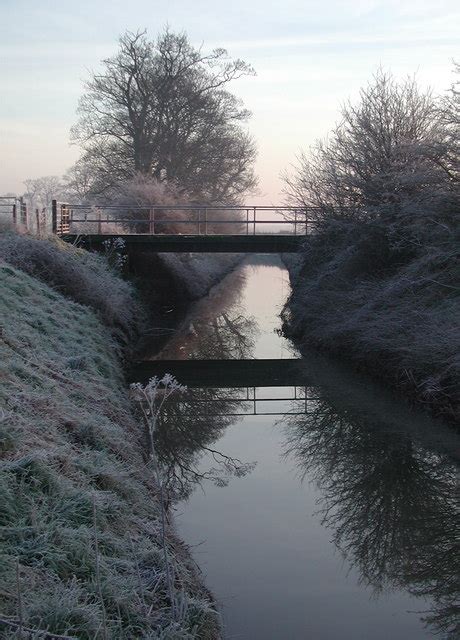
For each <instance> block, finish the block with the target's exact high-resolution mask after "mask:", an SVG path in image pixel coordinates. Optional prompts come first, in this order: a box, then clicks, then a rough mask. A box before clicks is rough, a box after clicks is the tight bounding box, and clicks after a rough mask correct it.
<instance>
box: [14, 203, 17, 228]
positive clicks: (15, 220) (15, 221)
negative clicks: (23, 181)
mask: <svg viewBox="0 0 460 640" xmlns="http://www.w3.org/2000/svg"><path fill="white" fill-rule="evenodd" d="M17 221H18V219H17V214H16V203H14V204H13V224H14V225H16V223H17Z"/></svg>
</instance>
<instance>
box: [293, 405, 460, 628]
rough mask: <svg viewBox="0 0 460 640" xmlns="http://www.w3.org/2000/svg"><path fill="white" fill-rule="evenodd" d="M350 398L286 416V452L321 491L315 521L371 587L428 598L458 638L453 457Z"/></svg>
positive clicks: (437, 621) (436, 623)
mask: <svg viewBox="0 0 460 640" xmlns="http://www.w3.org/2000/svg"><path fill="white" fill-rule="evenodd" d="M350 406H351V405H350V402H348V403H347V405H346V406H343V405H342V406H341V405H340V403H338V402H337V401H336V400H335V399H334V398H333V397H331V395H330V394H329V395H328V396H327V397H323V398H321V397H320V398H318V399H317V400H316V401H315V402H312V403H311V404H310V410H309V412H308V413H307V414H305V415H302V416H300V415H295V416H286V417H285V419H284V430H285V446H284V455H285V456H286V457H287V458H289V459H293V460H295V463H296V465H297V468H298V470H299V473H300V476H301V478H302V479H304V478H306V477H308V478H309V479H313V480H314V481H315V482H316V484H317V486H318V487H319V489H320V490H321V496H322V497H321V498H320V501H319V514H320V515H321V517H322V523H323V524H324V525H325V526H326V527H327V528H329V529H331V530H332V531H333V542H334V543H335V545H336V546H337V547H338V548H339V549H340V550H341V551H342V553H343V554H344V555H345V557H346V558H347V559H348V561H349V562H350V564H352V565H353V566H354V567H355V568H357V569H358V571H359V575H360V577H361V580H362V581H363V582H364V583H365V584H366V585H370V586H372V587H373V588H374V589H375V591H376V592H377V593H378V592H381V591H383V590H385V589H399V588H403V589H405V590H407V591H408V592H409V593H411V594H413V595H417V596H422V597H425V598H429V600H430V602H431V603H432V604H431V605H428V611H426V612H425V613H424V620H425V621H426V622H427V623H428V624H430V625H432V627H433V628H434V630H435V631H441V632H444V633H446V634H447V635H448V637H451V638H454V637H455V638H457V637H458V632H459V626H458V624H459V622H458V615H459V609H458V601H459V600H458V597H459V568H460V567H459V563H458V543H459V529H458V522H459V520H458V515H459V514H458V502H457V500H456V496H455V493H456V491H455V490H456V488H457V487H458V484H457V480H458V475H457V468H456V465H455V464H453V462H452V461H451V459H450V458H449V457H448V456H447V455H446V454H443V453H440V452H437V451H434V450H433V449H431V448H426V447H424V446H423V442H420V441H419V442H417V441H416V440H414V439H413V438H412V437H411V436H410V435H408V434H407V433H405V431H404V428H402V425H400V427H401V428H399V429H398V428H395V424H394V420H393V421H391V420H390V421H388V420H385V417H383V418H378V417H376V416H375V415H374V416H373V417H371V419H370V418H369V415H367V416H363V415H362V414H361V413H360V412H359V411H358V412H354V411H353V410H352V409H351V408H350ZM391 422H393V424H391ZM421 608H423V604H422V606H421Z"/></svg>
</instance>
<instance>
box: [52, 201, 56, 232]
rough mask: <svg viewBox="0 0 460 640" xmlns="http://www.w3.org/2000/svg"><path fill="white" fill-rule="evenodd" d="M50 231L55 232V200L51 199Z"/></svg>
mask: <svg viewBox="0 0 460 640" xmlns="http://www.w3.org/2000/svg"><path fill="white" fill-rule="evenodd" d="M51 231H52V232H53V233H57V200H52V201H51Z"/></svg>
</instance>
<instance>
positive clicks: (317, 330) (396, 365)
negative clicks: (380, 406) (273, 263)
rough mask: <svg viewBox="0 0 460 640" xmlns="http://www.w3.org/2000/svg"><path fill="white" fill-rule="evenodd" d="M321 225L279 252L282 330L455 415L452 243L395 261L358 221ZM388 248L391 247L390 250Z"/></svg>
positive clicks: (455, 265) (458, 360)
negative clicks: (302, 242) (286, 284)
mask: <svg viewBox="0 0 460 640" xmlns="http://www.w3.org/2000/svg"><path fill="white" fill-rule="evenodd" d="M352 231H353V233H350V234H348V235H347V234H346V233H344V232H343V231H342V229H339V231H337V229H335V228H334V227H333V225H331V229H330V230H329V232H325V233H323V234H318V235H317V236H316V237H312V238H311V239H310V240H309V242H308V243H307V244H306V246H305V248H304V249H303V251H302V252H301V253H300V254H299V255H298V256H295V257H293V256H284V262H285V264H286V266H287V268H288V269H289V272H290V277H291V284H292V293H291V296H290V298H289V300H288V303H287V305H286V308H285V310H284V329H285V332H286V334H287V335H288V336H290V337H291V338H292V339H294V340H295V341H296V342H297V343H298V344H299V345H300V347H304V348H311V347H314V348H318V349H320V350H324V351H327V352H329V353H331V354H332V355H334V356H336V357H339V358H340V359H343V360H346V361H349V362H351V363H352V364H353V365H354V366H355V367H356V368H357V369H358V370H361V371H363V372H365V373H367V374H371V375H372V376H374V377H376V378H378V379H380V380H382V381H384V382H386V383H388V384H390V385H391V386H392V387H393V388H395V389H396V390H398V391H399V392H400V393H401V394H402V395H404V396H405V397H406V398H409V399H411V400H412V401H415V402H416V403H417V404H419V405H421V406H423V407H425V408H427V409H429V410H430V411H431V412H433V413H435V414H436V415H439V416H442V417H443V418H445V419H446V420H448V421H450V422H454V423H457V422H458V421H459V419H460V331H459V326H458V318H459V313H460V296H459V293H460V289H459V286H458V283H459V281H460V271H459V262H458V250H457V249H455V246H454V245H453V243H451V244H450V245H447V246H443V247H441V248H439V249H438V248H436V247H433V248H427V249H426V250H425V251H424V252H423V253H422V252H420V253H421V255H416V256H414V257H413V258H409V259H406V260H405V261H403V260H402V259H401V256H398V255H396V256H393V255H392V254H391V253H390V252H389V251H387V250H386V244H385V242H383V241H381V242H380V243H379V242H378V241H377V240H376V239H375V238H374V237H373V236H372V233H371V232H370V231H369V230H367V229H366V228H365V225H362V226H361V230H357V228H356V227H354V228H353V229H352ZM395 253H396V252H395Z"/></svg>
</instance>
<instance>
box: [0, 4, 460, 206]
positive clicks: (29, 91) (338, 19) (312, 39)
mask: <svg viewBox="0 0 460 640" xmlns="http://www.w3.org/2000/svg"><path fill="white" fill-rule="evenodd" d="M133 14H135V17H134V18H133V17H132V16H133ZM153 14H154V15H153ZM0 17H1V18H2V27H0V29H1V34H2V35H1V44H0V50H1V56H2V60H3V65H2V67H3V71H2V85H3V87H4V89H6V91H5V92H4V99H3V100H2V104H1V105H0V137H1V140H2V159H3V171H2V174H1V176H0V193H1V194H6V193H9V192H13V193H17V194H20V193H22V192H23V191H24V189H25V187H24V184H23V181H24V180H26V179H29V178H38V177H41V176H45V175H58V176H61V175H62V174H63V173H65V171H66V170H67V169H68V168H70V166H72V164H73V163H74V162H75V160H76V159H77V158H78V156H79V153H80V151H79V148H78V147H77V146H71V145H70V144H69V143H70V135H69V134H70V127H71V126H72V125H73V124H74V123H75V122H76V120H77V113H76V110H77V106H78V100H79V98H80V96H81V95H82V93H83V89H84V82H85V80H87V79H88V77H89V69H97V68H98V67H99V66H100V62H101V60H102V59H104V58H107V57H110V56H111V55H113V54H114V53H115V52H116V50H117V46H118V37H119V36H120V35H121V34H122V33H123V32H124V31H126V30H127V29H129V30H132V31H135V30H137V29H143V28H146V29H147V32H148V36H149V37H150V38H155V36H156V35H157V33H159V32H161V31H162V30H163V29H164V28H165V26H166V25H168V26H169V28H170V29H171V30H172V31H175V32H182V31H185V32H186V33H187V34H188V37H189V39H190V41H191V43H192V44H193V45H195V46H200V45H201V43H203V47H204V49H205V50H210V49H213V48H215V47H223V48H225V49H227V50H228V53H229V56H230V57H232V58H242V59H243V60H245V61H246V62H247V63H249V64H250V65H252V66H253V67H254V69H255V71H256V74H257V75H256V76H255V77H246V78H242V79H240V80H238V81H236V82H234V83H232V84H231V85H230V87H229V89H230V91H232V92H233V93H234V94H235V95H237V96H238V97H240V98H241V99H242V100H243V102H244V105H245V107H246V108H247V109H249V110H250V111H251V112H252V118H251V119H250V120H249V122H248V126H247V128H248V130H249V132H250V133H251V134H252V136H253V137H254V139H255V141H256V145H257V148H258V159H257V162H256V166H255V170H256V174H257V175H258V176H259V190H260V195H258V196H255V197H251V200H254V201H257V202H258V203H260V204H277V203H279V202H280V201H281V200H282V197H281V194H280V192H281V189H282V182H281V180H280V174H281V173H282V172H283V171H285V170H288V169H289V166H290V165H291V164H293V163H295V158H296V155H298V154H299V153H300V152H301V151H302V150H303V151H308V148H309V146H311V145H312V144H313V143H314V141H315V140H316V139H319V138H324V137H326V136H327V134H328V132H329V131H330V130H331V129H332V127H333V126H334V124H335V123H336V122H337V121H338V119H339V116H340V106H341V104H343V103H344V102H346V101H347V100H351V101H354V100H356V98H357V96H358V95H359V90H360V89H361V88H362V87H363V86H365V85H366V84H367V83H368V82H369V81H370V80H371V78H372V75H373V74H374V73H375V72H376V71H377V70H378V68H380V67H381V68H383V69H384V70H385V71H389V72H391V73H392V74H393V75H394V76H395V78H396V79H398V80H401V79H402V78H404V77H407V76H413V75H414V74H415V76H416V79H417V81H418V84H419V85H420V86H421V87H422V88H426V87H431V89H432V90H433V92H434V93H436V94H438V93H439V94H441V93H444V92H445V91H447V90H448V89H449V88H450V86H451V85H452V83H453V82H454V76H453V73H452V70H453V60H454V59H455V58H456V52H457V50H458V36H457V33H456V28H455V27H456V25H458V24H459V22H460V20H459V18H460V10H459V9H458V8H457V6H456V4H454V2H452V1H450V0H445V1H443V2H437V3H434V2H427V1H423V0H420V1H419V0H417V1H416V2H410V3H406V4H405V5H404V6H402V5H400V4H399V3H397V2H395V1H393V0H392V1H390V2H385V3H384V2H380V1H373V0H360V1H359V2H353V3H350V2H342V1H340V0H335V1H334V2H331V3H329V5H327V6H325V5H322V4H320V3H317V2H306V3H301V2H297V1H290V2H287V3H286V5H285V7H284V8H283V10H281V9H280V8H279V7H274V6H273V5H272V4H269V5H267V4H266V3H262V2H259V1H257V2H254V3H251V6H247V4H245V3H243V2H241V0H237V1H236V2H235V3H233V4H232V6H231V10H230V9H229V8H228V5H226V4H224V3H220V2H218V3H213V4H211V3H210V2H209V1H208V0H201V1H199V2H197V3H194V6H193V7H191V6H190V5H189V4H188V3H186V2H184V0H179V1H177V2H174V1H173V2H171V3H170V5H169V6H167V7H165V6H161V5H159V4H157V3H154V4H153V5H152V4H151V3H148V2H147V1H146V0H134V1H133V2H131V3H130V5H129V6H128V7H127V6H125V5H123V4H122V3H121V2H113V3H108V2H103V3H100V4H99V5H98V6H97V7H92V6H91V5H90V3H89V1H88V0H83V1H82V2H80V3H79V5H78V6H75V5H74V4H73V3H71V2H67V1H66V2H61V3H59V4H58V3H57V2H55V0H43V1H42V2H40V6H38V5H37V3H33V2H32V1H31V0H17V1H15V2H13V1H12V0H3V2H2V3H1V5H0ZM375 25H377V27H376V26H375ZM254 33H256V34H257V35H256V36H254V35H253V34H254ZM457 59H458V56H457ZM5 94H6V95H5Z"/></svg>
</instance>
